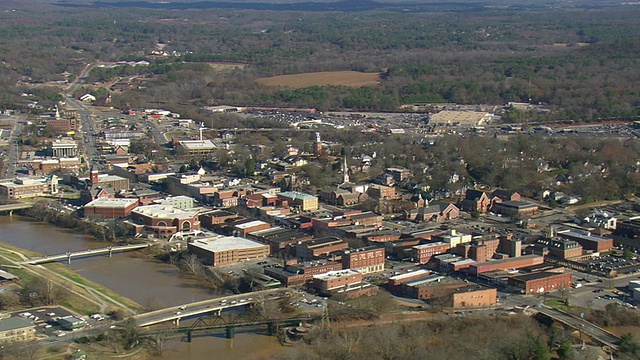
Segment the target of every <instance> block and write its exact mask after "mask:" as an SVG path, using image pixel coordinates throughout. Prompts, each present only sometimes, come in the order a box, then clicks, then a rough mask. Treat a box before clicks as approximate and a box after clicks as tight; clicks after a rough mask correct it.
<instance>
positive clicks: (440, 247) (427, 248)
mask: <svg viewBox="0 0 640 360" xmlns="http://www.w3.org/2000/svg"><path fill="white" fill-rule="evenodd" d="M450 249H451V245H449V243H445V242H441V241H436V242H431V243H426V244H420V245H416V246H413V247H411V255H412V258H413V261H415V262H417V263H418V264H426V263H428V262H429V261H431V259H432V258H433V257H434V256H435V255H439V254H444V253H446V252H448V251H449V250H450Z"/></svg>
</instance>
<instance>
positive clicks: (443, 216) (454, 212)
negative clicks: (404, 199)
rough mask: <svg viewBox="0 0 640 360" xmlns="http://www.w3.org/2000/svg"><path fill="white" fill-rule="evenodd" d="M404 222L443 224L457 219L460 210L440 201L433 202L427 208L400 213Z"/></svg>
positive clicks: (422, 207)
mask: <svg viewBox="0 0 640 360" xmlns="http://www.w3.org/2000/svg"><path fill="white" fill-rule="evenodd" d="M402 216H403V218H404V219H405V220H411V221H416V222H445V221H447V220H451V219H457V218H458V217H459V216H460V209H458V207H457V206H455V205H453V204H451V203H446V202H442V201H434V202H432V203H430V204H429V205H427V206H421V207H418V208H415V209H411V210H405V211H403V213H402Z"/></svg>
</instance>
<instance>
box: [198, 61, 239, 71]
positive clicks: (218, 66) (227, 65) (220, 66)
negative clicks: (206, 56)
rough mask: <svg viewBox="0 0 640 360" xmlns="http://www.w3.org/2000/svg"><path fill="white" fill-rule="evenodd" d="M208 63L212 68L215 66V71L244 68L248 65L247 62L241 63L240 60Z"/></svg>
mask: <svg viewBox="0 0 640 360" xmlns="http://www.w3.org/2000/svg"><path fill="white" fill-rule="evenodd" d="M206 64H207V65H209V66H211V68H213V70H215V71H219V72H224V71H231V70H233V69H240V70H242V69H244V67H245V66H247V64H245V63H240V62H237V63H236V62H208V63H206Z"/></svg>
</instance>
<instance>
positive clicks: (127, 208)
mask: <svg viewBox="0 0 640 360" xmlns="http://www.w3.org/2000/svg"><path fill="white" fill-rule="evenodd" d="M138 204H139V203H138V199H120V198H118V199H116V198H108V197H99V198H97V199H95V200H93V201H91V202H90V203H88V204H86V205H85V206H84V217H86V218H89V219H122V218H126V217H127V216H129V215H131V212H132V211H133V209H135V208H136V207H137V206H138Z"/></svg>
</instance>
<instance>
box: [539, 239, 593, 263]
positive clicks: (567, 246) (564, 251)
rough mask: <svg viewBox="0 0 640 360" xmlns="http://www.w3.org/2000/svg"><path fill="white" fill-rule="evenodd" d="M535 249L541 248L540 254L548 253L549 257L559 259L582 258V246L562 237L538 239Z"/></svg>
mask: <svg viewBox="0 0 640 360" xmlns="http://www.w3.org/2000/svg"><path fill="white" fill-rule="evenodd" d="M535 247H536V248H540V253H539V254H542V253H544V252H548V254H549V255H551V256H554V257H556V258H559V259H571V258H575V257H578V256H582V246H581V245H580V244H579V243H578V242H576V241H573V240H569V239H563V238H561V237H553V238H544V239H538V240H536V242H535ZM545 249H546V251H545Z"/></svg>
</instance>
